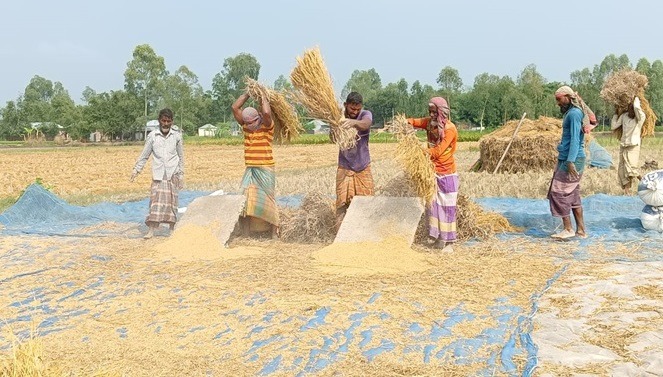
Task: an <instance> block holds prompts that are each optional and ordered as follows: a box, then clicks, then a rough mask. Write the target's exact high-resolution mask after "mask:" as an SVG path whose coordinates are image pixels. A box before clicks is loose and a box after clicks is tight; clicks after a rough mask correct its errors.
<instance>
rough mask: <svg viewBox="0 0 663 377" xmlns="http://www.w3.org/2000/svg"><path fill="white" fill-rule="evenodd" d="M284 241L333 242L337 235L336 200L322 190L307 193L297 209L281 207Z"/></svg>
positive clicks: (281, 228)
mask: <svg viewBox="0 0 663 377" xmlns="http://www.w3.org/2000/svg"><path fill="white" fill-rule="evenodd" d="M280 216H281V224H280V230H281V240H282V241H284V242H298V243H315V242H331V241H333V240H334V237H335V236H336V211H335V208H334V201H333V200H332V199H331V198H330V197H329V196H327V195H325V194H323V193H321V192H314V193H309V194H307V195H306V196H305V197H304V199H303V200H302V204H301V206H300V207H299V208H296V209H290V208H286V209H280Z"/></svg>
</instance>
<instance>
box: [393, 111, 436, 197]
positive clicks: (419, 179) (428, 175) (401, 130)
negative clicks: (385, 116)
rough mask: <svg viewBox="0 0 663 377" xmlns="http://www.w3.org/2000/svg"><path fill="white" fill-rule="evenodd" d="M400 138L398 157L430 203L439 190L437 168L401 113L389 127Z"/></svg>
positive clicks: (418, 189) (397, 148) (420, 193)
mask: <svg viewBox="0 0 663 377" xmlns="http://www.w3.org/2000/svg"><path fill="white" fill-rule="evenodd" d="M389 129H390V131H391V132H392V133H393V134H394V135H395V136H396V138H397V139H398V146H397V147H396V159H397V160H398V161H399V162H400V163H401V165H402V166H403V170H404V171H405V174H406V176H407V178H408V179H409V180H410V182H411V183H412V186H413V187H414V189H415V191H416V193H417V195H418V196H420V197H421V198H422V199H423V200H424V203H430V202H431V201H432V200H433V197H434V196H435V194H436V192H437V187H436V183H435V169H434V167H433V163H432V162H431V160H430V156H429V154H428V151H427V150H426V149H424V148H422V146H421V141H419V139H418V138H417V135H416V132H415V130H414V128H413V127H412V126H411V125H410V124H408V122H407V118H405V116H404V115H402V114H399V115H398V116H396V118H394V122H393V123H392V125H391V126H390V127H389Z"/></svg>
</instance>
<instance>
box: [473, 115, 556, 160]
mask: <svg viewBox="0 0 663 377" xmlns="http://www.w3.org/2000/svg"><path fill="white" fill-rule="evenodd" d="M518 122H519V120H511V121H509V122H507V123H505V124H504V125H503V126H501V127H499V128H498V129H497V130H495V131H493V132H491V133H489V134H488V135H486V136H483V137H482V138H481V139H480V140H479V161H477V163H476V164H475V166H474V167H473V170H476V171H488V172H490V173H492V172H493V171H494V170H495V167H496V166H497V163H498V162H499V160H500V158H501V157H502V154H503V153H504V150H505V149H506V146H507V145H508V144H509V141H510V140H511V136H512V135H513V131H514V130H515V129H516V127H517V126H518ZM561 137H562V120H561V119H557V118H549V117H540V118H539V119H537V120H531V119H525V120H524V121H523V124H522V125H521V126H520V130H519V131H518V134H517V135H516V137H515V138H514V140H513V143H512V144H511V147H510V148H509V152H508V153H507V155H506V156H505V157H504V160H503V161H502V164H501V165H500V169H499V172H505V173H522V172H526V171H535V170H550V171H552V170H554V169H555V165H556V163H557V155H558V152H557V144H559V141H560V138H561Z"/></svg>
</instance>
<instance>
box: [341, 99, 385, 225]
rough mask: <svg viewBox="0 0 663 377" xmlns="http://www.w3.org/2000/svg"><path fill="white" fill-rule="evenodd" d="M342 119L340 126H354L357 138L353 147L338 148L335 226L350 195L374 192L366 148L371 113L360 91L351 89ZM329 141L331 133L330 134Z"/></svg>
mask: <svg viewBox="0 0 663 377" xmlns="http://www.w3.org/2000/svg"><path fill="white" fill-rule="evenodd" d="M343 107H344V108H345V113H344V117H345V120H344V121H343V123H342V127H344V128H350V127H352V128H355V129H356V130H357V134H358V137H359V139H358V140H357V143H356V145H355V146H354V147H352V148H349V149H345V150H343V149H339V152H338V168H337V170H336V218H337V222H336V224H337V228H338V227H339V226H340V225H341V222H343V218H344V217H345V213H346V212H347V210H348V206H350V202H351V201H352V198H353V197H354V196H372V195H373V194H374V193H375V186H374V184H373V175H372V174H371V155H370V153H369V151H368V138H369V136H370V134H371V125H372V124H373V114H372V113H371V112H370V111H368V110H365V109H364V108H363V107H364V99H363V97H362V96H361V94H359V93H357V92H351V93H350V94H348V96H347V98H346V100H345V103H343ZM330 137H331V138H332V141H334V140H333V138H334V136H333V134H330Z"/></svg>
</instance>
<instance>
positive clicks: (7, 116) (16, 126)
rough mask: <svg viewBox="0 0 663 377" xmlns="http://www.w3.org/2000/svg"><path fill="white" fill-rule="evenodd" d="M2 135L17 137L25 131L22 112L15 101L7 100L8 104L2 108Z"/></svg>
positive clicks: (0, 130) (0, 133)
mask: <svg viewBox="0 0 663 377" xmlns="http://www.w3.org/2000/svg"><path fill="white" fill-rule="evenodd" d="M0 118H2V120H1V121H0V137H2V138H4V139H15V138H19V137H20V136H21V133H23V122H21V114H20V111H19V109H18V107H17V106H16V103H15V102H14V101H7V105H6V106H5V107H4V108H3V109H1V110H0Z"/></svg>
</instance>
